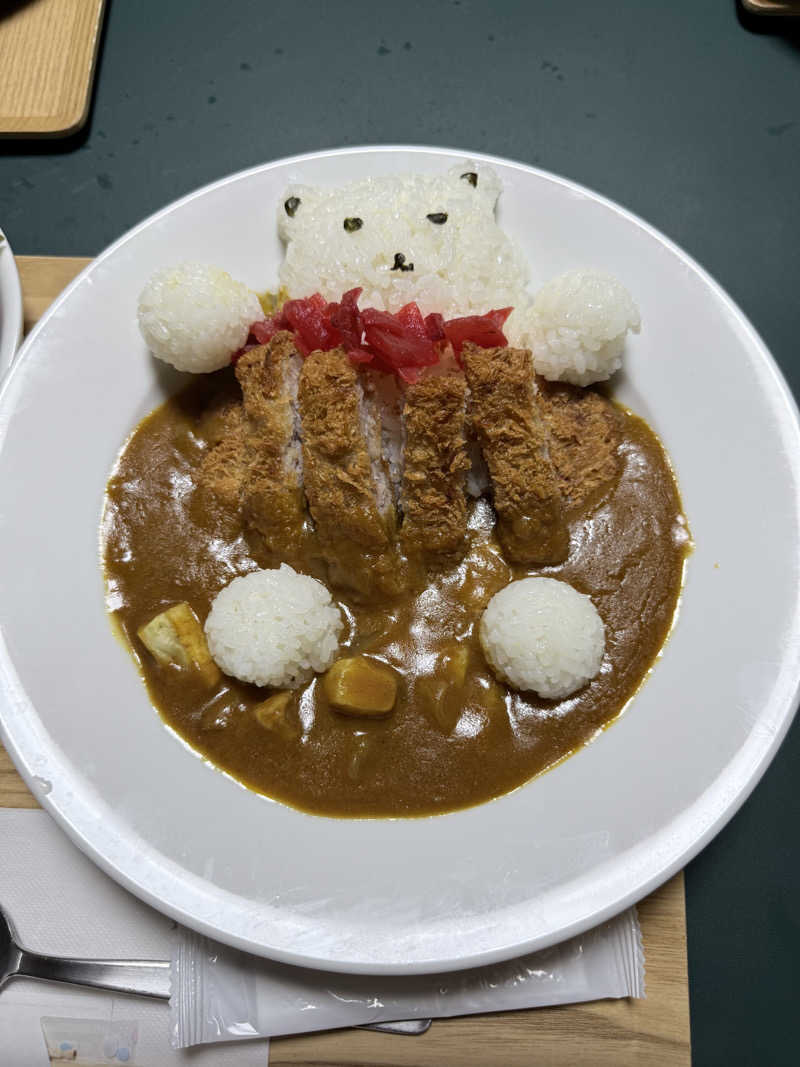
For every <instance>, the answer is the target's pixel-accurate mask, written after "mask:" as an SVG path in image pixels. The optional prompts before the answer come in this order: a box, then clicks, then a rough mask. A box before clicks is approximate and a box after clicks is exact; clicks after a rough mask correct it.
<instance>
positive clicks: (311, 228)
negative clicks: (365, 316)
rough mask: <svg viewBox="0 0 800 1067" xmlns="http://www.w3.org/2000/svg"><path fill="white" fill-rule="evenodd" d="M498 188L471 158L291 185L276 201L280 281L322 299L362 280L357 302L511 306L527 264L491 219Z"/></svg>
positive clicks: (465, 308) (468, 309) (463, 308)
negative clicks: (346, 180)
mask: <svg viewBox="0 0 800 1067" xmlns="http://www.w3.org/2000/svg"><path fill="white" fill-rule="evenodd" d="M500 188H501V186H500V180H499V178H498V177H497V175H496V174H495V173H494V171H493V170H491V168H489V167H484V166H482V165H476V164H474V163H469V162H465V163H463V164H459V165H458V166H456V167H453V168H451V169H450V170H449V171H448V172H447V173H445V174H441V175H418V174H415V175H403V176H397V177H382V178H367V179H364V180H361V181H357V182H353V183H351V184H349V185H345V186H342V187H339V188H337V189H322V188H318V187H311V186H299V185H298V186H291V187H289V188H287V190H286V192H285V196H284V197H283V199H282V200H281V202H280V204H279V205H278V227H279V232H280V235H281V237H282V239H283V240H284V241H285V242H286V256H285V259H284V262H283V264H282V266H281V269H280V282H281V285H282V286H284V287H285V288H286V289H287V290H288V292H289V294H290V295H291V296H293V297H302V296H309V295H310V294H311V293H314V292H320V293H322V295H323V296H324V297H325V298H326V299H328V300H338V299H339V298H340V297H341V294H342V293H343V292H345V291H346V290H348V289H352V288H353V287H355V286H360V287H361V288H362V289H363V294H362V296H361V300H360V303H361V306H362V307H377V308H379V309H382V310H389V311H396V310H397V309H398V308H400V307H402V305H403V304H407V303H408V302H409V301H411V300H414V301H416V302H417V303H418V304H419V306H420V308H421V310H422V312H423V314H428V313H429V312H431V311H438V312H441V313H442V314H444V315H445V317H449V316H455V315H466V314H470V313H483V312H486V311H488V310H490V309H491V308H495V307H504V306H508V305H512V306H515V307H519V306H520V304H521V303H524V302H527V300H528V299H529V298H528V297H527V294H525V292H524V290H525V285H526V283H527V278H528V271H527V265H526V262H525V259H524V257H523V256H522V254H521V253H520V252H519V250H518V249H517V248H516V247H515V246H514V245H513V244H512V242H511V241H510V240H509V238H508V237H507V236H506V235H505V234H504V233H503V231H502V230H501V229H500V227H499V226H498V225H497V221H496V219H495V207H496V204H497V200H498V197H499V195H500Z"/></svg>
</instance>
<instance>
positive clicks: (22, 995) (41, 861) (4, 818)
mask: <svg viewBox="0 0 800 1067" xmlns="http://www.w3.org/2000/svg"><path fill="white" fill-rule="evenodd" d="M0 904H2V906H3V909H4V910H5V912H6V913H7V914H8V915H9V916H10V917H11V920H12V922H13V924H14V927H15V929H16V932H17V935H18V937H19V940H20V941H21V943H22V944H23V945H24V947H25V948H29V949H31V950H32V951H34V952H44V953H47V954H50V955H62V956H81V957H92V956H95V957H104V958H106V959H123V958H129V959H169V957H170V944H171V940H172V930H173V927H174V924H173V923H171V921H170V920H169V919H166V918H164V916H162V915H160V914H159V913H158V912H156V911H153V909H152V908H149V907H147V905H146V904H142V903H141V902H140V901H139V900H137V899H136V898H135V897H133V896H131V895H130V894H129V893H127V892H126V891H125V890H124V889H121V888H120V887H119V886H118V885H117V884H116V883H115V882H113V881H112V880H111V879H110V878H108V877H107V876H106V875H105V874H103V873H102V872H101V871H100V870H98V868H97V867H95V866H94V864H92V863H91V862H90V861H89V860H88V859H87V858H86V857H85V856H84V855H83V854H82V853H81V852H79V851H78V849H76V848H75V847H74V845H72V843H71V842H70V841H69V840H68V839H67V838H66V837H65V836H64V834H63V833H62V832H61V831H60V830H59V829H58V828H57V827H56V825H55V824H54V823H53V821H52V819H51V818H50V816H49V815H47V814H46V813H45V812H43V811H18V810H15V809H0ZM42 1019H46V1020H50V1021H49V1022H48V1023H47V1024H46V1027H47V1028H48V1030H49V1035H50V1036H51V1037H52V1038H53V1039H55V1040H57V1044H68V1043H71V1035H72V1033H73V1032H74V1034H75V1035H76V1036H77V1037H79V1038H80V1040H81V1041H82V1043H83V1046H84V1047H85V1048H86V1049H89V1048H90V1047H92V1045H93V1042H95V1041H97V1040H100V1039H101V1038H102V1043H103V1045H104V1047H105V1048H106V1055H105V1058H104V1059H103V1060H101V1061H99V1062H102V1063H105V1064H109V1063H110V1064H114V1065H120V1064H123V1063H126V1064H129V1065H130V1067H169V1065H171V1064H176V1065H178V1064H187V1065H188V1064H192V1065H196V1067H267V1064H268V1062H269V1052H268V1042H266V1041H264V1040H259V1041H255V1042H248V1043H246V1044H242V1043H240V1044H235V1045H231V1044H223V1045H214V1046H213V1047H212V1046H207V1047H205V1048H201V1049H194V1050H192V1051H176V1050H174V1049H173V1048H172V1047H171V1045H170V1038H169V1027H170V1017H169V1007H168V1005H167V1003H166V1001H156V1000H149V999H146V998H144V997H126V996H119V995H115V994H112V993H101V992H96V991H93V990H83V989H79V988H77V987H75V986H65V985H56V984H53V983H50V982H34V981H30V980H28V979H23V978H19V979H14V980H13V981H11V982H9V984H8V985H7V986H6V987H5V988H4V989H3V990H2V991H0V1064H2V1065H3V1067H6V1065H8V1067H49V1064H50V1057H49V1055H48V1051H47V1045H46V1042H45V1034H44V1032H43V1027H42ZM57 1020H65V1021H66V1022H65V1023H64V1025H62V1026H61V1027H59V1024H58V1022H57ZM69 1020H82V1021H83V1023H84V1024H85V1025H83V1026H82V1027H81V1026H78V1027H75V1026H72V1027H71V1026H70V1024H69ZM132 1027H134V1028H135V1044H134V1047H133V1048H129V1047H128V1045H127V1043H126V1042H127V1040H128V1038H129V1036H130V1035H131V1034H132V1029H131V1028H132ZM115 1041H116V1047H115V1048H114V1049H112V1048H111V1045H112V1044H113V1043H114V1042H115ZM62 1051H63V1052H64V1054H65V1056H67V1057H68V1058H67V1059H66V1060H65V1062H70V1063H73V1064H78V1065H83V1064H86V1063H91V1062H98V1061H96V1060H86V1059H84V1058H78V1056H76V1057H75V1058H70V1057H71V1053H70V1050H68V1049H64V1050H62ZM77 1051H78V1050H76V1052H77ZM126 1051H127V1052H128V1053H129V1055H128V1058H127V1059H125V1053H126ZM109 1053H113V1054H112V1055H109ZM56 1062H58V1061H56Z"/></svg>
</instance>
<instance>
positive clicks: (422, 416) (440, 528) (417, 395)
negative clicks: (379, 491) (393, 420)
mask: <svg viewBox="0 0 800 1067" xmlns="http://www.w3.org/2000/svg"><path fill="white" fill-rule="evenodd" d="M466 398H467V389H466V383H465V382H464V378H463V377H462V375H460V374H443V375H441V376H439V377H433V378H425V379H423V380H422V381H421V382H418V383H417V384H416V385H412V386H409V388H408V391H407V393H406V402H405V407H404V409H403V417H404V424H405V464H404V467H403V482H402V494H401V506H402V511H403V525H402V529H401V535H402V539H403V544H404V546H405V547H406V549H407V550H408V551H409V552H413V553H417V554H422V555H430V556H451V555H454V554H455V553H457V552H458V551H459V549H461V547H462V546H463V544H464V537H465V535H466V531H467V504H466V496H465V488H464V486H465V481H466V473H467V470H468V468H469V465H470V464H469V460H468V458H467V441H466Z"/></svg>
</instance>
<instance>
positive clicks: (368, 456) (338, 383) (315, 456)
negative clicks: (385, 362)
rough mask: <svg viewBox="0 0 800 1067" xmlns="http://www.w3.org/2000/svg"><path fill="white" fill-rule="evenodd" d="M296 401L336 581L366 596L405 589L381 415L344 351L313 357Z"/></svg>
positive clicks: (317, 514)
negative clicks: (385, 459)
mask: <svg viewBox="0 0 800 1067" xmlns="http://www.w3.org/2000/svg"><path fill="white" fill-rule="evenodd" d="M298 406H299V410H300V421H301V425H302V436H303V471H304V484H305V492H306V497H307V499H308V506H309V509H310V511H311V516H312V518H313V520H314V524H315V527H316V533H317V537H318V540H319V544H320V547H321V549H322V551H323V553H324V555H325V559H326V562H327V564H328V570H329V575H330V579H331V581H332V582H333V583H335V584H336V585H339V586H345V587H347V588H349V589H351V590H353V591H354V592H357V593H361V594H368V593H370V592H373V591H375V590H377V591H380V592H384V593H392V592H396V591H399V588H400V587H401V585H400V584H399V583H400V582H401V573H400V571H401V568H400V567H399V557H398V555H397V552H396V548H395V545H394V527H395V522H396V520H395V512H394V503H393V500H392V493H391V488H390V486H389V479H388V475H387V472H386V469H385V467H384V465H383V460H382V458H381V428H380V419H379V417H378V416H377V414H376V412H375V411H374V409H371V408H370V406H369V405H368V404H367V402H366V400H365V398H364V393H363V390H362V387H361V383H360V381H359V378H358V374H357V373H356V371H355V369H354V367H353V365H352V364H351V362H350V359H349V358H348V356H347V353H346V352H345V351H344V349H340V348H337V349H334V350H332V351H330V352H312V353H311V355H310V356H308V358H307V359H306V360H305V362H304V363H303V369H302V372H301V374H300V387H299V389H298Z"/></svg>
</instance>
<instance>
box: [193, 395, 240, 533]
mask: <svg viewBox="0 0 800 1067" xmlns="http://www.w3.org/2000/svg"><path fill="white" fill-rule="evenodd" d="M208 443H209V446H210V447H209V449H208V451H207V452H206V453H205V455H204V456H203V459H202V461H201V463H200V469H199V471H198V475H197V485H198V488H199V489H200V490H201V492H202V493H203V494H206V495H208V496H210V497H211V499H212V500H213V501H214V503H215V504H216V505H217V506H218V507H219V508H221V509H222V510H224V511H226V512H228V513H230V516H231V518H232V519H234V520H236V521H238V520H239V517H240V516H239V512H240V508H241V504H242V491H243V489H244V478H245V457H244V412H243V410H242V405H241V404H239V403H235V404H229V405H228V406H227V407H226V408H225V409H224V410H223V411H222V412H220V415H219V417H218V419H217V420H216V422H215V426H214V434H213V437H211V438H210V439H209V442H208Z"/></svg>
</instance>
